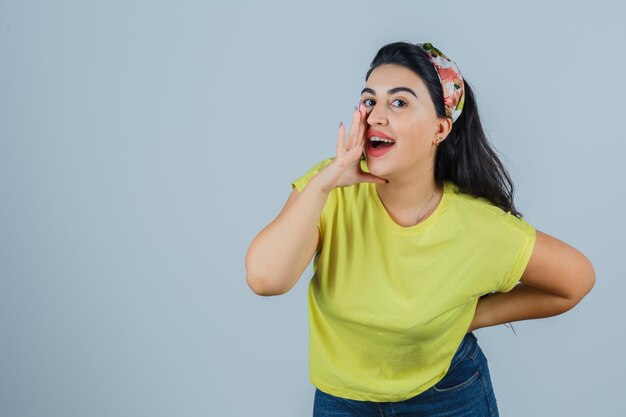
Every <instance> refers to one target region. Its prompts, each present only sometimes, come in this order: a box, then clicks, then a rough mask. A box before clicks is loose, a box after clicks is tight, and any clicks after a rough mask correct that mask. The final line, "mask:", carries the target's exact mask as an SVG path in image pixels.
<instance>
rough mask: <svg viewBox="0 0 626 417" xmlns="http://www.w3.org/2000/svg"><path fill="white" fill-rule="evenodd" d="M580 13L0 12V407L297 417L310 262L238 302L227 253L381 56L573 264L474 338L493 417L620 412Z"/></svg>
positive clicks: (603, 142) (597, 26)
mask: <svg viewBox="0 0 626 417" xmlns="http://www.w3.org/2000/svg"><path fill="white" fill-rule="evenodd" d="M581 3H582V2H564V1H561V2H550V3H549V2H542V1H526V2H523V3H520V2H515V3H509V2H498V1H489V2H460V1H456V2H445V4H446V6H444V5H443V4H444V3H441V2H428V3H426V2H413V1H395V2H382V1H344V2H330V1H327V2H293V1H291V2H289V1H284V2H278V1H263V2H251V1H248V2H243V1H232V2H220V3H219V4H218V3H214V2H200V1H186V2H174V1H172V2H169V3H168V2H164V1H144V2H139V1H124V2H121V1H118V2H111V1H107V2H104V1H102V2H86V1H75V2H70V1H56V2H52V1H50V2H44V1H38V2H33V1H6V0H3V1H1V2H0V199H1V200H0V415H2V416H7V417H27V416H47V417H52V416H64V417H66V416H90V417H99V416H272V417H279V416H285V417H293V416H309V415H311V411H312V406H313V393H314V387H313V386H312V385H310V383H309V379H308V327H307V326H308V323H307V315H306V288H307V285H308V282H309V279H310V277H311V275H312V266H311V265H309V268H308V269H307V270H306V271H305V273H304V274H303V276H302V278H301V279H300V281H299V282H298V284H297V285H296V287H294V288H293V289H292V290H291V291H290V292H289V293H287V294H285V295H283V296H279V297H260V296H257V295H255V294H254V293H253V292H252V291H251V290H250V289H249V288H248V286H247V284H246V280H245V268H244V256H245V253H246V251H247V249H248V246H249V244H250V242H251V241H252V239H253V238H254V237H255V235H256V234H257V233H258V232H259V231H260V230H261V229H262V228H264V227H265V226H266V225H267V224H269V223H270V222H271V221H272V220H273V219H274V218H275V216H276V215H277V214H278V212H279V211H280V209H281V208H282V206H283V204H284V202H285V200H286V198H287V196H288V194H289V193H290V192H291V186H290V183H291V181H292V180H294V179H296V178H298V177H299V176H300V175H302V174H303V173H304V172H306V171H307V170H308V169H309V168H310V167H311V166H313V164H315V163H316V162H318V161H319V160H321V159H323V158H325V157H328V156H333V155H334V150H335V144H336V135H337V124H338V122H339V121H340V120H343V121H344V123H346V124H348V125H349V122H350V118H351V114H352V107H353V106H354V104H355V102H356V99H357V98H358V96H359V92H360V90H361V88H363V85H364V76H365V73H366V71H367V69H368V65H369V63H370V61H371V59H372V58H373V57H374V54H375V53H376V51H377V50H378V49H379V48H380V47H381V46H383V45H384V44H386V43H389V42H394V41H411V42H418V41H419V42H424V41H430V42H433V43H434V44H435V45H436V46H437V47H438V48H440V49H441V50H442V51H444V53H446V54H447V55H448V56H450V57H451V58H452V59H453V60H455V61H456V63H457V64H458V65H459V67H460V68H461V71H462V73H463V74H464V76H465V77H466V78H467V80H468V81H469V82H470V83H472V85H473V86H474V88H475V90H476V93H477V99H478V103H479V110H480V112H481V116H482V120H483V122H484V127H485V129H486V131H487V134H488V136H489V137H490V140H491V141H492V143H493V144H494V147H495V148H496V149H497V150H498V151H499V152H500V154H501V155H502V161H503V163H504V164H505V165H506V167H507V168H508V169H509V172H510V173H511V176H512V178H513V180H514V183H515V187H516V198H515V202H516V206H517V208H518V210H519V211H521V212H522V213H523V214H524V216H525V217H526V219H527V220H528V221H529V222H530V223H532V224H533V225H535V227H537V229H539V230H542V231H544V232H546V233H549V234H551V235H553V236H556V237H558V238H559V239H561V240H563V241H565V242H567V243H569V244H571V245H572V246H574V247H576V248H577V249H579V250H580V251H582V252H583V253H584V254H585V255H587V256H588V257H589V259H590V260H591V261H592V262H593V264H594V266H595V270H596V278H597V282H596V286H595V288H594V289H593V291H592V292H591V293H590V294H589V296H588V297H587V298H585V299H584V300H583V302H582V303H581V304H579V305H578V306H577V307H576V308H575V309H573V310H571V311H569V312H567V313H566V314H564V315H560V316H557V317H552V318H547V319H541V320H533V321H522V322H516V323H514V324H513V326H514V328H515V330H516V332H517V335H515V334H513V332H512V331H511V329H509V328H507V327H505V326H495V327H490V328H485V329H480V330H477V331H476V332H475V334H476V335H477V336H478V338H479V342H480V344H481V346H482V348H483V350H484V351H485V354H486V355H487V357H488V359H489V365H490V368H491V372H492V379H493V383H494V387H495V390H496V394H497V398H498V404H499V408H500V414H501V415H502V416H507V417H525V416H534V417H542V416H545V417H548V416H550V417H552V416H557V415H558V416H569V417H575V416H581V417H582V416H585V417H587V416H592V415H597V416H600V415H602V416H609V415H618V414H619V413H620V412H621V410H622V409H623V405H622V402H623V401H622V396H623V381H624V375H625V374H626V365H625V362H624V360H623V358H624V353H625V351H624V343H625V340H624V331H623V329H624V325H623V318H624V313H623V311H624V310H623V306H624V302H623V294H624V292H625V289H626V288H625V287H626V286H625V284H624V282H625V279H624V272H623V271H624V268H623V266H622V264H620V262H621V261H623V260H624V244H623V237H624V235H625V232H626V227H625V222H624V220H623V218H624V217H623V211H624V209H623V208H624V203H625V201H624V200H625V199H624V196H625V193H624V185H623V184H624V180H625V179H626V175H625V174H626V172H625V171H626V169H625V164H624V151H625V146H624V134H623V129H622V128H621V124H622V122H623V119H624V118H623V114H622V113H623V109H624V103H623V97H624V93H623V91H624V77H623V69H624V67H625V65H624V64H625V59H624V46H623V41H624V39H626V29H625V27H626V26H624V22H623V17H624V16H625V15H626V10H625V9H626V8H625V6H623V3H622V2H619V1H612V2H611V1H606V0H603V1H594V2H586V3H587V4H581Z"/></svg>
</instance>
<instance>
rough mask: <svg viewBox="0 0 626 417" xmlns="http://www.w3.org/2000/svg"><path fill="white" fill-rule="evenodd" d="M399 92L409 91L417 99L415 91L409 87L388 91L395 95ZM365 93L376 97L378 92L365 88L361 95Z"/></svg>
mask: <svg viewBox="0 0 626 417" xmlns="http://www.w3.org/2000/svg"><path fill="white" fill-rule="evenodd" d="M398 91H408V92H409V93H411V94H413V95H414V96H415V98H417V94H415V91H413V90H411V89H410V88H408V87H395V88H392V89H391V90H387V93H388V94H393V93H397V92H398ZM363 93H371V94H374V95H376V92H375V91H374V90H372V89H371V88H367V87H365V88H364V89H363V91H361V94H363Z"/></svg>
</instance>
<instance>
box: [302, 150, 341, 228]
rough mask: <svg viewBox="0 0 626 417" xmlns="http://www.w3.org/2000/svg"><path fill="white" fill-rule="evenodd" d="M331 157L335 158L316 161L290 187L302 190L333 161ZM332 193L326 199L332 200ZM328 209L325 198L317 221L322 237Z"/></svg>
mask: <svg viewBox="0 0 626 417" xmlns="http://www.w3.org/2000/svg"><path fill="white" fill-rule="evenodd" d="M333 159H335V158H334V157H332V158H326V159H323V160H321V161H319V162H318V163H316V164H315V165H314V166H313V167H312V168H310V169H309V170H308V171H307V172H306V173H305V174H304V175H302V176H301V177H300V178H298V179H296V180H294V181H292V182H291V189H292V190H293V189H294V187H295V188H297V189H298V191H299V192H302V190H304V187H306V185H307V184H308V183H309V181H311V178H313V177H314V176H315V175H316V174H317V173H318V172H320V171H321V170H322V169H323V168H324V167H325V166H326V165H328V164H330V163H331V162H332V161H333ZM333 195H334V193H330V195H329V197H328V199H329V200H333ZM328 210H329V204H328V200H327V202H326V204H325V205H324V209H323V210H322V214H321V215H320V218H319V220H318V222H317V229H318V230H319V232H320V235H321V236H322V238H323V236H324V230H325V225H326V221H325V216H326V215H328V214H327V212H328Z"/></svg>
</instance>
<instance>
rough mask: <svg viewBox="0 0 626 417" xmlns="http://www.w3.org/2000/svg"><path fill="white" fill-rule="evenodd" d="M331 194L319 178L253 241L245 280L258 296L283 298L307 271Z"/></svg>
mask: <svg viewBox="0 0 626 417" xmlns="http://www.w3.org/2000/svg"><path fill="white" fill-rule="evenodd" d="M329 194H330V191H328V190H326V189H325V188H324V183H323V182H320V179H319V178H318V176H315V177H313V178H312V179H311V181H309V183H308V184H307V186H306V187H305V188H304V189H303V190H302V192H301V193H299V194H298V196H297V198H296V199H295V200H294V201H293V202H292V203H291V205H289V206H288V207H286V208H285V210H284V212H283V213H281V214H280V215H279V216H278V217H277V218H276V219H275V220H274V221H273V222H272V223H270V224H269V225H268V226H267V227H266V228H265V229H263V230H262V231H261V232H260V233H259V234H258V235H257V236H256V237H255V238H254V240H253V241H252V243H251V245H250V247H249V249H248V252H247V254H246V258H245V265H246V279H247V281H248V283H250V285H251V287H253V288H256V289H257V290H256V291H255V292H257V293H259V294H261V293H262V294H263V295H277V294H282V293H284V292H285V291H287V290H288V289H289V288H291V287H293V286H294V285H295V283H296V282H297V280H298V279H299V278H300V276H301V275H302V272H304V270H305V269H306V267H307V265H308V263H309V262H310V259H309V258H308V257H307V255H308V254H309V252H310V250H309V249H310V248H311V245H312V244H313V243H312V242H313V241H314V240H316V239H315V237H316V236H318V235H319V231H318V229H317V223H318V221H319V218H320V215H321V213H322V210H323V208H324V205H325V204H326V200H327V198H328V195H329Z"/></svg>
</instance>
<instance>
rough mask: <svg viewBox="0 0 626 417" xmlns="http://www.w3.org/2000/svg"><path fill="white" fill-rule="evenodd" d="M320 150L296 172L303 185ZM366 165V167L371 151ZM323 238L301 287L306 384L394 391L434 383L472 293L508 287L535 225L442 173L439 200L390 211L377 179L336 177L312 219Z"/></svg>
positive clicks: (361, 394)
mask: <svg viewBox="0 0 626 417" xmlns="http://www.w3.org/2000/svg"><path fill="white" fill-rule="evenodd" d="M332 159H333V158H326V159H324V160H322V161H321V162H319V163H317V164H316V165H315V166H313V167H312V168H311V169H310V170H309V171H308V172H307V173H306V174H304V175H303V176H302V177H300V178H299V179H297V180H295V181H294V182H293V183H292V187H297V188H298V190H299V191H302V189H303V188H304V187H305V186H306V184H307V183H308V181H309V180H310V179H311V178H312V177H313V176H314V175H315V174H317V173H318V172H319V171H320V170H321V169H322V168H323V167H325V166H326V165H327V164H328V163H330V162H331V161H332ZM361 167H362V168H363V170H364V171H365V172H369V171H368V170H367V165H366V161H365V160H362V161H361ZM318 228H319V230H320V232H321V240H322V242H321V243H322V246H321V248H320V250H319V251H318V252H317V253H316V254H315V257H314V261H313V271H314V273H313V276H312V278H311V280H310V282H309V286H308V320H309V370H310V381H311V383H312V384H313V385H314V386H316V387H317V388H319V389H320V390H322V391H324V392H327V393H329V394H332V395H335V396H339V397H343V398H350V399H354V400H362V401H364V400H366V401H377V402H382V401H401V400H405V399H408V398H411V397H413V396H415V395H417V394H419V393H421V392H423V391H426V390H427V389H428V388H430V387H431V386H433V385H435V384H436V383H437V382H439V381H440V380H441V379H442V378H443V377H444V376H445V374H446V372H447V371H448V369H449V367H450V362H451V361H452V357H453V356H454V353H455V352H456V349H457V348H458V346H459V344H460V343H461V340H462V339H463V337H464V336H465V333H466V331H467V329H468V327H469V325H470V324H471V322H472V319H473V316H474V312H475V309H476V304H477V302H478V298H479V297H480V296H481V295H484V294H487V293H491V292H493V291H499V292H507V291H510V290H511V289H512V288H513V287H514V286H515V285H516V284H517V283H518V282H519V278H520V277H521V275H522V273H523V272H524V269H525V268H526V265H527V263H528V261H529V259H530V255H531V252H532V249H533V246H534V243H535V239H536V231H535V228H534V227H533V226H532V225H530V224H529V223H527V222H526V221H525V220H524V219H522V218H517V217H515V216H514V215H512V214H511V213H510V212H505V211H503V210H502V209H500V208H499V207H497V206H494V205H492V204H491V203H490V202H489V201H488V200H486V199H483V198H476V197H474V196H471V195H469V194H463V193H460V192H459V191H458V187H457V186H456V185H455V184H454V183H452V182H450V181H445V182H444V195H443V197H442V199H441V201H440V203H439V205H438V206H437V208H436V210H435V211H434V212H433V213H432V214H431V215H430V216H428V217H427V218H426V219H424V220H423V221H422V222H421V223H418V224H417V225H415V226H410V227H404V226H401V225H399V224H397V223H395V222H394V220H393V219H392V218H391V217H390V216H389V213H388V212H387V211H386V209H385V207H384V205H383V204H382V201H381V200H380V197H379V196H378V193H377V189H376V184H375V183H358V184H354V185H351V186H348V187H337V188H335V189H333V191H332V192H331V193H330V194H329V196H328V198H327V200H326V204H325V205H324V208H323V211H322V215H321V216H320V220H319V222H318Z"/></svg>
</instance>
